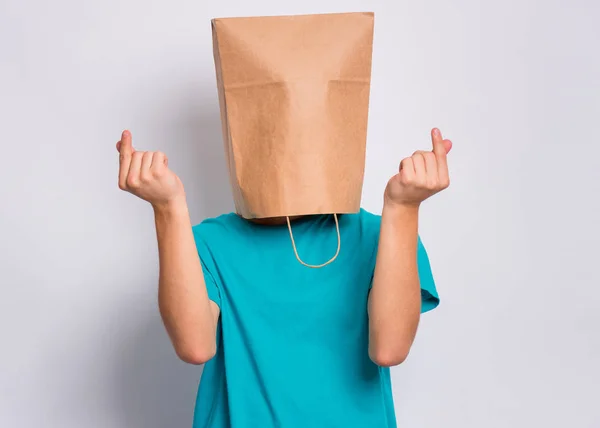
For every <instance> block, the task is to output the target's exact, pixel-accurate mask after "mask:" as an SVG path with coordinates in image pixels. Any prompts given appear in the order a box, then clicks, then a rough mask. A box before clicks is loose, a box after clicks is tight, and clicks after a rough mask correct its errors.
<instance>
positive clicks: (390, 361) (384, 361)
mask: <svg viewBox="0 0 600 428" xmlns="http://www.w3.org/2000/svg"><path fill="white" fill-rule="evenodd" d="M409 351H410V348H409V347H406V348H401V349H380V350H376V351H373V352H370V358H371V361H373V362H374V363H375V364H377V365H378V366H380V367H393V366H397V365H400V364H402V363H403V362H404V361H406V359H407V358H408V354H409Z"/></svg>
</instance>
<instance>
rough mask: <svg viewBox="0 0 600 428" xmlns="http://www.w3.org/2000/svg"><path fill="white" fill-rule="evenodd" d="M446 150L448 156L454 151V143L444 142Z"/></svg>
mask: <svg viewBox="0 0 600 428" xmlns="http://www.w3.org/2000/svg"><path fill="white" fill-rule="evenodd" d="M444 148H445V149H446V154H448V153H450V150H452V141H450V140H444Z"/></svg>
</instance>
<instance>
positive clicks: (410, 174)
mask: <svg viewBox="0 0 600 428" xmlns="http://www.w3.org/2000/svg"><path fill="white" fill-rule="evenodd" d="M415 175H416V174H415V165H414V163H413V160H412V158H406V159H402V162H400V177H402V179H403V180H404V181H405V182H410V181H413V180H414V179H415Z"/></svg>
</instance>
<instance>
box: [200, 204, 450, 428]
mask: <svg viewBox="0 0 600 428" xmlns="http://www.w3.org/2000/svg"><path fill="white" fill-rule="evenodd" d="M380 220H381V218H380V217H379V216H376V215H373V214H370V213H368V212H366V211H364V210H361V211H360V213H357V214H344V215H341V216H339V225H340V235H341V251H340V253H339V256H338V258H337V259H336V260H335V261H334V262H333V263H331V264H330V265H328V266H326V267H323V268H321V269H311V268H308V267H305V266H303V265H301V264H300V263H299V262H298V260H297V259H296V256H295V255H294V252H293V249H292V244H291V240H290V235H289V231H288V228H287V225H282V226H264V225H258V224H255V223H252V222H249V221H247V220H244V219H242V218H240V217H238V216H237V215H235V214H227V215H223V216H220V217H218V218H214V219H209V220H205V221H204V222H202V223H201V224H199V225H197V226H194V229H193V231H194V237H195V240H196V246H197V248H198V253H199V255H200V259H201V261H202V267H203V269H204V277H205V282H206V287H207V290H208V296H209V298H210V299H211V300H213V301H214V302H215V303H217V305H219V307H220V308H221V316H220V320H219V325H218V329H217V354H216V355H215V357H214V358H213V359H212V360H210V361H209V362H208V363H206V364H205V366H204V371H203V374H202V379H201V382H200V387H199V390H198V396H197V399H196V408H195V412H194V428H340V427H343V428H392V427H396V418H395V414H394V404H393V399H392V387H391V382H390V372H389V369H388V368H383V367H379V366H377V365H376V364H374V363H373V362H372V361H371V360H370V359H369V356H368V317H367V298H368V294H369V289H370V287H371V281H372V278H373V271H374V267H375V257H376V255H377V244H378V240H379V229H380ZM292 227H293V232H294V239H295V241H296V246H297V249H298V253H299V255H300V257H301V258H302V260H303V261H304V262H306V263H309V264H320V263H323V262H325V261H327V260H329V259H330V258H331V257H332V255H333V254H335V251H336V248H337V235H336V230H335V222H334V220H333V217H332V216H329V215H322V216H321V215H319V216H307V217H303V218H301V219H299V220H296V221H294V222H293V223H292ZM417 260H418V271H419V278H420V283H421V296H422V301H423V305H422V311H423V312H425V311H428V310H430V309H433V308H434V307H436V306H437V304H438V302H439V300H438V295H437V292H436V289H435V285H434V282H433V277H432V274H431V269H430V266H429V260H428V257H427V253H426V252H425V248H424V247H423V245H422V243H421V240H420V239H419V245H418V253H417Z"/></svg>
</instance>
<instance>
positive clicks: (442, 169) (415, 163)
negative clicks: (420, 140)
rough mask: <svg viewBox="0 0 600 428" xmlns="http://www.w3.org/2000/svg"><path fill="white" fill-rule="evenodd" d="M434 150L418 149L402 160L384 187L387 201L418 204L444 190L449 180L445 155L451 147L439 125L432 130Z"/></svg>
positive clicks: (415, 205) (409, 204) (404, 204)
mask: <svg viewBox="0 0 600 428" xmlns="http://www.w3.org/2000/svg"><path fill="white" fill-rule="evenodd" d="M431 140H432V143H433V150H432V151H430V152H425V151H416V152H415V153H413V155H412V156H411V157H409V158H406V159H403V160H402V162H401V163H400V172H399V173H398V174H396V175H395V176H393V177H392V178H391V179H390V181H389V182H388V185H387V187H386V189H385V203H386V204H390V203H391V204H395V205H401V206H412V207H418V206H419V205H420V204H421V202H423V201H424V200H425V199H427V198H429V197H430V196H432V195H435V194H436V193H438V192H439V191H441V190H444V189H445V188H447V187H448V185H449V184H450V178H449V175H448V163H447V161H446V155H447V154H448V152H449V151H450V149H451V148H452V142H451V141H450V140H444V139H443V138H442V133H441V132H440V130H439V129H437V128H434V129H433V130H432V131H431Z"/></svg>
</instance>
